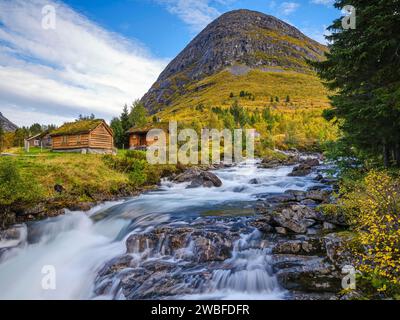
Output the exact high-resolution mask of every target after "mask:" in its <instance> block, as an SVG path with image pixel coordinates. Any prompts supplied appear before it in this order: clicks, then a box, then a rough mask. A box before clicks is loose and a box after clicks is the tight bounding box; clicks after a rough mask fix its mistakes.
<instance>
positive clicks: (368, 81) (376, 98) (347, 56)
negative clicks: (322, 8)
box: [310, 0, 400, 166]
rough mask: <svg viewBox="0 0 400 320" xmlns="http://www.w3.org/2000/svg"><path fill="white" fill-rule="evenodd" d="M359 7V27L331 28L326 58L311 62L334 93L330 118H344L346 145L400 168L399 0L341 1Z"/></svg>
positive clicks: (338, 23) (339, 23)
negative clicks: (378, 156) (376, 156)
mask: <svg viewBox="0 0 400 320" xmlns="http://www.w3.org/2000/svg"><path fill="white" fill-rule="evenodd" d="M345 5H352V6H354V7H355V8H356V9H357V11H356V28H355V29H346V30H345V29H343V27H342V19H341V18H340V19H337V20H335V21H334V22H333V24H332V26H330V27H329V29H330V31H331V32H332V35H331V36H328V37H327V38H328V40H329V41H331V45H330V46H329V49H330V52H329V53H327V54H326V56H327V60H326V61H323V62H319V63H312V62H310V63H311V64H312V65H313V66H315V67H316V68H317V71H318V74H319V76H320V77H321V78H322V79H323V80H324V81H325V83H326V85H327V87H328V88H329V89H331V90H332V92H334V93H335V94H334V95H333V96H332V97H331V103H332V109H330V110H328V111H326V112H325V113H324V115H325V117H326V118H327V119H328V120H331V119H335V118H336V119H339V120H340V121H339V124H340V127H341V129H342V131H343V133H344V138H343V140H342V143H346V144H347V145H348V146H349V147H356V148H357V149H358V150H360V151H362V152H364V153H365V154H369V155H380V157H381V158H382V159H383V162H384V164H385V166H389V165H390V164H397V166H400V14H399V12H400V4H399V1H398V0H351V1H350V0H336V3H335V7H336V8H343V7H344V6H345Z"/></svg>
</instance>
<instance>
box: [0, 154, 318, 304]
mask: <svg viewBox="0 0 400 320" xmlns="http://www.w3.org/2000/svg"><path fill="white" fill-rule="evenodd" d="M292 169H293V167H292V166H287V167H279V168H274V169H261V168H258V167H257V164H256V162H255V161H250V162H247V163H242V164H240V165H238V166H235V167H231V168H224V169H220V170H216V171H214V173H215V174H216V175H217V176H218V177H219V178H220V179H221V181H222V183H223V185H222V187H220V188H196V189H186V186H187V184H185V183H183V184H174V183H171V182H168V181H164V182H163V183H162V185H161V186H160V188H159V189H158V190H156V191H151V192H148V193H145V194H142V195H140V196H138V197H135V198H130V199H126V200H121V201H117V202H109V203H105V204H102V205H99V206H97V207H95V208H93V209H92V210H90V211H89V212H67V213H66V214H65V215H63V216H59V217H55V218H50V219H47V220H44V221H40V222H35V223H31V224H29V225H28V226H27V227H25V228H26V232H22V233H21V239H20V240H21V244H20V245H19V246H18V247H16V248H13V249H10V250H7V251H6V252H5V253H3V255H2V256H1V258H0V299H125V298H127V297H126V296H125V295H124V294H123V293H122V291H121V289H119V287H118V280H117V279H116V280H115V281H114V280H113V281H114V282H113V283H112V284H111V287H112V286H114V288H111V289H108V290H107V291H106V292H104V293H102V294H98V293H95V292H98V290H95V289H96V286H97V287H98V286H99V285H101V281H99V280H98V279H97V277H98V276H97V275H98V272H99V270H100V269H101V268H102V266H104V264H105V263H106V262H108V261H110V260H111V259H113V258H115V257H117V256H120V255H123V254H124V253H125V251H126V244H125V242H126V240H127V238H128V237H129V236H130V235H132V234H141V233H145V232H149V231H151V230H154V229H155V228H157V227H160V226H169V227H171V228H175V227H176V228H177V227H182V226H191V225H195V224H197V225H198V224H199V223H200V224H201V222H203V221H206V225H207V226H211V225H212V226H213V228H214V230H217V231H218V230H220V232H224V231H223V230H224V229H223V228H225V227H226V225H233V224H238V223H240V222H241V221H244V220H243V219H248V218H249V217H252V216H254V209H253V208H254V206H255V205H256V204H257V200H258V199H259V198H260V197H261V196H262V195H265V194H279V193H283V192H285V191H286V190H289V189H295V190H307V189H308V188H310V187H312V186H314V185H316V184H318V183H317V182H316V181H315V180H313V177H314V176H313V175H309V176H306V177H289V176H288V173H290V172H291V170H292ZM254 179H256V180H257V181H256V182H255V181H254ZM219 225H220V226H221V228H220V229H218V226H219ZM246 230H247V231H246V232H243V234H240V236H239V238H238V239H235V240H234V244H233V249H232V252H231V255H230V257H229V258H228V259H226V261H222V262H220V263H218V264H215V263H214V264H212V263H203V264H201V265H199V266H198V269H199V270H200V269H203V271H202V272H203V273H204V270H206V269H209V270H208V271H209V273H210V276H209V278H207V280H202V283H201V285H196V286H193V285H192V284H191V281H193V280H190V279H195V277H194V276H193V272H194V271H193V266H192V267H191V269H190V275H189V271H188V270H189V269H188V268H186V269H185V264H184V259H181V258H180V257H178V256H176V255H175V256H173V257H171V256H169V257H166V254H164V253H163V252H162V249H161V248H160V251H159V252H157V254H154V253H153V254H152V255H149V254H147V255H144V254H142V253H141V252H133V253H131V256H132V257H133V260H134V261H135V266H136V267H141V266H142V265H143V264H145V263H146V262H148V260H152V261H153V260H157V259H164V260H165V261H169V262H170V263H172V264H174V265H180V264H181V265H182V267H181V269H179V270H180V271H179V272H180V273H182V274H185V277H184V278H182V279H185V280H182V281H183V282H185V285H187V286H188V287H189V286H191V287H190V288H191V289H190V290H189V291H188V290H183V291H182V290H181V291H179V290H177V294H176V295H172V296H171V297H173V298H177V297H179V298H182V299H185V298H188V299H284V298H285V295H286V292H285V290H283V289H281V288H280V287H279V285H278V283H277V280H276V279H275V276H274V274H273V272H272V271H271V269H270V266H269V249H268V246H265V247H263V246H261V247H260V245H259V243H260V242H259V241H261V240H260V239H261V235H260V233H259V232H258V231H257V230H252V229H246ZM28 235H29V237H28ZM253 240H256V241H258V240H259V241H258V245H257V246H251V245H249V244H250V243H251V242H252V241H253ZM7 246H10V243H6V242H4V241H3V242H0V248H2V247H3V248H4V247H7ZM190 250H191V248H190V246H188V248H186V251H190ZM186 254H188V252H186ZM44 266H51V267H54V270H55V272H56V273H55V279H56V288H55V289H52V290H44V289H43V287H42V281H43V277H44V276H45V275H44V273H42V271H43V267H44ZM174 270H175V269H174ZM199 270H197V271H196V272H199ZM200 271H201V270H200ZM96 279H97V280H96ZM179 285H180V288H181V287H182V283H180V284H179ZM175 287H176V286H175ZM134 297H135V295H132V296H131V297H130V298H134ZM154 298H158V297H157V296H155V297H154ZM160 298H167V297H165V296H163V295H162V294H160Z"/></svg>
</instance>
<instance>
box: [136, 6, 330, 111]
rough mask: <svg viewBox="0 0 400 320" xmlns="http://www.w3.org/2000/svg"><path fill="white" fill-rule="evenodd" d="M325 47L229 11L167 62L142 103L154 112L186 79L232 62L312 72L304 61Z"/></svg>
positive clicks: (268, 19)
mask: <svg viewBox="0 0 400 320" xmlns="http://www.w3.org/2000/svg"><path fill="white" fill-rule="evenodd" d="M324 51H326V47H325V46H323V45H321V44H320V43H318V42H316V41H314V40H312V39H310V38H308V37H306V36H305V35H304V34H302V33H301V32H300V31H299V30H298V29H296V28H295V27H293V26H291V25H289V24H287V23H285V22H283V21H281V20H279V19H277V18H275V17H273V16H270V15H266V14H263V13H260V12H256V11H250V10H235V11H231V12H228V13H225V14H223V15H221V16H220V17H219V18H217V19H216V20H215V21H213V22H212V23H210V24H209V25H208V26H207V27H206V28H205V29H204V30H203V31H201V32H200V33H199V34H198V35H197V36H196V37H195V38H194V39H193V40H192V41H191V42H190V43H189V45H188V46H187V47H186V48H185V49H184V50H183V51H182V52H181V53H180V54H179V55H178V56H177V57H176V58H175V59H174V60H172V61H171V63H170V64H169V65H168V66H167V67H166V69H165V70H164V71H163V72H162V73H161V74H160V76H159V78H158V80H157V82H156V83H155V84H154V85H153V86H152V88H151V89H150V90H149V92H148V93H146V95H145V96H144V97H143V99H142V101H143V103H144V105H145V106H146V108H147V109H148V110H149V111H150V112H152V113H154V112H157V111H159V110H161V109H163V108H164V107H166V106H168V105H170V104H171V103H172V102H173V96H174V95H175V94H176V93H179V94H185V93H186V91H185V87H186V86H187V85H188V84H189V83H192V82H193V81H199V80H201V79H204V78H205V77H207V76H210V75H213V74H215V73H217V72H219V71H221V70H223V69H225V68H229V67H234V66H238V67H247V68H252V69H254V68H258V69H262V68H264V69H266V70H268V69H269V68H278V69H282V70H291V71H296V72H303V73H304V72H310V70H311V69H310V67H309V66H308V65H307V64H306V63H305V59H310V60H320V59H321V58H322V55H323V53H324ZM236 70H237V68H236ZM233 72H236V71H233ZM239 72H241V71H240V69H239Z"/></svg>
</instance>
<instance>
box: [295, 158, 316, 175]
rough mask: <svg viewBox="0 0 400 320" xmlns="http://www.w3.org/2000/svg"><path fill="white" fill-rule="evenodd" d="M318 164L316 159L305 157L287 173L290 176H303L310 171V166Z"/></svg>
mask: <svg viewBox="0 0 400 320" xmlns="http://www.w3.org/2000/svg"><path fill="white" fill-rule="evenodd" d="M318 165H319V161H318V159H306V160H303V161H302V163H300V164H299V165H297V166H296V167H294V168H293V171H292V172H291V173H289V176H291V177H303V176H307V175H309V174H310V173H311V171H312V168H313V167H315V166H318Z"/></svg>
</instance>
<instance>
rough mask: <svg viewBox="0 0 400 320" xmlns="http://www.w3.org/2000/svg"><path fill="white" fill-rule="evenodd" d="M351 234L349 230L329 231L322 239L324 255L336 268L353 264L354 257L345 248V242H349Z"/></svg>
mask: <svg viewBox="0 0 400 320" xmlns="http://www.w3.org/2000/svg"><path fill="white" fill-rule="evenodd" d="M352 237H353V235H352V234H351V233H349V232H341V233H330V234H328V235H327V236H325V237H324V238H323V239H322V241H323V243H324V246H325V250H326V256H327V257H328V259H329V260H330V261H331V262H332V263H333V264H334V265H335V266H336V267H337V268H338V269H341V268H342V267H343V266H345V265H354V263H355V262H354V257H353V256H352V255H351V253H350V251H349V250H348V249H346V243H348V242H350V241H351V239H352Z"/></svg>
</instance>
